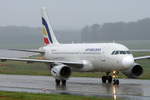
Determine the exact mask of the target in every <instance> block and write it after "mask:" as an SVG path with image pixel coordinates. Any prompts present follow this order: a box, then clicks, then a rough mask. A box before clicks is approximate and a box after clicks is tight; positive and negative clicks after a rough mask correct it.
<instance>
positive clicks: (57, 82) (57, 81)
mask: <svg viewBox="0 0 150 100" xmlns="http://www.w3.org/2000/svg"><path fill="white" fill-rule="evenodd" d="M55 82H56V87H59V86H60V80H58V79H56V80H55Z"/></svg>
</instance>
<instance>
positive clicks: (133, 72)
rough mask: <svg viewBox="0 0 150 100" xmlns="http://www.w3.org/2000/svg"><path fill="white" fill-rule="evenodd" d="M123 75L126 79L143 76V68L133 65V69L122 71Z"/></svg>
mask: <svg viewBox="0 0 150 100" xmlns="http://www.w3.org/2000/svg"><path fill="white" fill-rule="evenodd" d="M122 73H123V74H124V75H126V76H127V77H128V78H138V77H139V76H141V75H142V74H143V68H142V66H141V65H139V64H137V63H135V64H134V66H133V67H131V68H129V69H127V70H125V71H122Z"/></svg>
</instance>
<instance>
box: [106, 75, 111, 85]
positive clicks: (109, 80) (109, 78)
mask: <svg viewBox="0 0 150 100" xmlns="http://www.w3.org/2000/svg"><path fill="white" fill-rule="evenodd" d="M107 79H108V83H110V84H111V83H112V76H108V78H107Z"/></svg>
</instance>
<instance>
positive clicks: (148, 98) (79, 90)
mask: <svg viewBox="0 0 150 100" xmlns="http://www.w3.org/2000/svg"><path fill="white" fill-rule="evenodd" d="M0 80H1V81H0V90H3V91H19V92H33V93H60V94H73V95H83V96H98V97H107V98H113V99H114V100H118V99H119V100H150V81H149V80H132V79H120V85H119V86H117V85H112V84H102V83H101V81H100V79H98V78H71V79H70V80H69V81H68V82H67V87H59V88H55V83H54V82H55V81H54V78H52V77H48V76H25V75H0Z"/></svg>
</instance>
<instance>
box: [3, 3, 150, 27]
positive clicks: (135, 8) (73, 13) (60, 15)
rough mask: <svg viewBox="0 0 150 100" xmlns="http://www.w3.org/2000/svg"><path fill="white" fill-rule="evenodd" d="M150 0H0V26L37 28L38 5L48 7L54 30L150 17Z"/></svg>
mask: <svg viewBox="0 0 150 100" xmlns="http://www.w3.org/2000/svg"><path fill="white" fill-rule="evenodd" d="M149 4H150V0H1V2H0V12H1V14H0V26H10V25H11V26H30V27H40V26H41V16H40V8H41V7H43V6H45V7H47V10H48V13H49V17H50V20H51V23H52V26H53V27H54V29H81V28H83V27H84V26H85V25H92V24H95V23H98V24H103V23H106V22H118V21H124V22H128V21H136V20H138V19H143V18H147V17H150V13H149V12H150V11H149V9H150V6H149Z"/></svg>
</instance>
